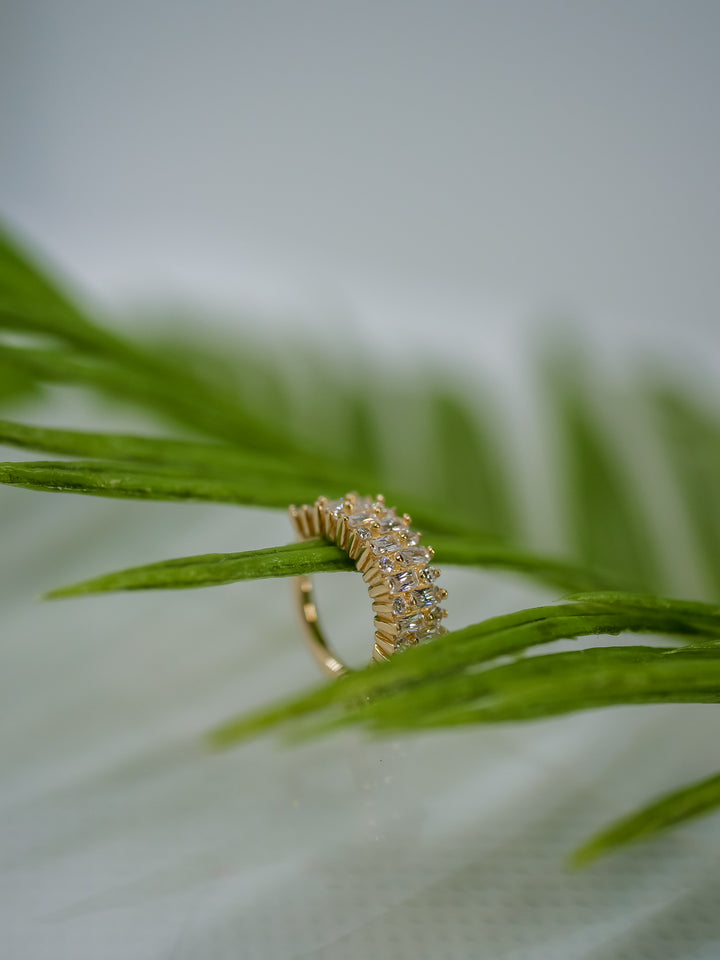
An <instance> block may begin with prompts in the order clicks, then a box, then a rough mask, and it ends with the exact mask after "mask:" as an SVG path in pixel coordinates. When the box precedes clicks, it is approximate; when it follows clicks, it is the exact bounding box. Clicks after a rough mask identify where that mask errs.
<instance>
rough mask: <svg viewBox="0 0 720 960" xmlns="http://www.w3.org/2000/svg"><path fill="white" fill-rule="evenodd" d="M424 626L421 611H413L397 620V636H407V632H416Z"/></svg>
mask: <svg viewBox="0 0 720 960" xmlns="http://www.w3.org/2000/svg"><path fill="white" fill-rule="evenodd" d="M424 627H425V617H424V616H423V615H422V613H413V614H412V616H410V617H403V618H402V620H398V636H399V637H400V638H404V637H407V635H408V634H409V633H414V634H417V633H418V632H419V631H421V630H423V629H424Z"/></svg>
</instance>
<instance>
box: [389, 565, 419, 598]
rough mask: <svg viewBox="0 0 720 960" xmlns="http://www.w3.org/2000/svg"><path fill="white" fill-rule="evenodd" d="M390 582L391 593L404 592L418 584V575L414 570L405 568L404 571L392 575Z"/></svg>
mask: <svg viewBox="0 0 720 960" xmlns="http://www.w3.org/2000/svg"><path fill="white" fill-rule="evenodd" d="M388 583H389V584H390V593H403V592H404V591H405V590H411V589H412V588H413V587H416V586H417V576H416V575H415V571H414V570H403V572H402V573H396V574H395V576H394V577H390V578H389V579H388Z"/></svg>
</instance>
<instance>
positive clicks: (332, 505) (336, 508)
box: [325, 498, 344, 517]
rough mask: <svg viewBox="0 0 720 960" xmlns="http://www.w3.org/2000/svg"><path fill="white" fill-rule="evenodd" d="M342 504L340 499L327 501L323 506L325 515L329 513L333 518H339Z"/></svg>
mask: <svg viewBox="0 0 720 960" xmlns="http://www.w3.org/2000/svg"><path fill="white" fill-rule="evenodd" d="M343 503H344V501H343V500H342V498H341V499H340V500H328V502H327V503H326V504H325V513H330V514H332V515H333V516H334V517H338V516H340V514H341V513H342V508H343Z"/></svg>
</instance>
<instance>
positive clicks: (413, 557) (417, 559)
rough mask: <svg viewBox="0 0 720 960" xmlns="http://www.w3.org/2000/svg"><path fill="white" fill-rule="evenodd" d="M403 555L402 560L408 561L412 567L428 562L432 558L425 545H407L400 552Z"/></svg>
mask: <svg viewBox="0 0 720 960" xmlns="http://www.w3.org/2000/svg"><path fill="white" fill-rule="evenodd" d="M400 556H401V557H402V562H403V563H406V564H407V565H408V566H410V567H416V566H419V565H420V564H423V563H427V562H428V560H429V559H430V554H429V553H428V551H427V550H426V549H425V547H405V549H404V550H403V551H402V552H401V553H400Z"/></svg>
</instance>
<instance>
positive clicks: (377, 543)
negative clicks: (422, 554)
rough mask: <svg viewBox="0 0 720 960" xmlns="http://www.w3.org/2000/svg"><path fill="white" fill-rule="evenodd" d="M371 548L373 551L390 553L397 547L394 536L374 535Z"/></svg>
mask: <svg viewBox="0 0 720 960" xmlns="http://www.w3.org/2000/svg"><path fill="white" fill-rule="evenodd" d="M372 548H373V550H374V552H375V553H390V552H391V551H393V550H397V549H398V542H397V540H396V539H395V537H391V536H387V537H376V538H375V539H374V540H373V542H372Z"/></svg>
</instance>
